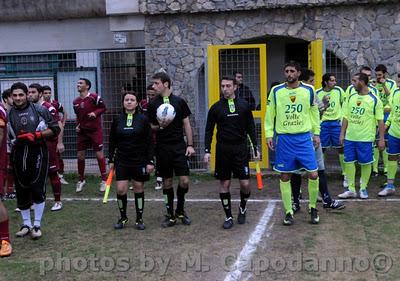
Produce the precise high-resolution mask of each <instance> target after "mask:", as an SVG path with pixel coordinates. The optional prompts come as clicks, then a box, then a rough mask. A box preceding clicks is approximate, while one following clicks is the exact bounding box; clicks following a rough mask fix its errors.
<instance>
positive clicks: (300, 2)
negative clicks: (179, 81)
mask: <svg viewBox="0 0 400 281" xmlns="http://www.w3.org/2000/svg"><path fill="white" fill-rule="evenodd" d="M139 2H140V3H139V5H140V11H141V12H142V13H145V14H170V13H215V12H221V11H240V10H257V9H288V8H299V7H301V8H304V7H322V6H345V5H370V4H385V3H398V1H397V0H140V1H139Z"/></svg>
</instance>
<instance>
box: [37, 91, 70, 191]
mask: <svg viewBox="0 0 400 281" xmlns="http://www.w3.org/2000/svg"><path fill="white" fill-rule="evenodd" d="M42 90H43V100H44V101H47V102H48V103H51V105H52V106H54V108H55V109H56V110H57V113H58V114H59V115H60V113H61V114H62V118H61V116H58V118H59V120H60V121H61V122H59V123H58V125H59V126H60V129H61V131H60V134H59V135H58V143H57V158H58V177H59V178H60V182H61V184H68V182H67V181H66V180H65V179H64V161H63V159H62V157H61V154H62V153H63V152H64V151H65V147H64V142H63V137H64V128H65V122H66V121H67V118H68V114H67V112H66V111H65V110H64V107H63V105H62V104H61V103H59V102H58V101H57V100H51V87H50V86H47V85H45V86H43V87H42Z"/></svg>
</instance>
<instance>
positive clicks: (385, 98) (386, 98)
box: [375, 79, 397, 108]
mask: <svg viewBox="0 0 400 281" xmlns="http://www.w3.org/2000/svg"><path fill="white" fill-rule="evenodd" d="M385 86H386V88H387V89H388V90H389V94H386V93H385V90H384V89H383V84H380V83H377V84H376V86H375V88H376V89H377V90H378V94H379V98H380V99H381V101H382V104H383V107H384V108H390V105H389V102H390V99H391V97H392V96H393V93H394V91H395V90H396V89H397V86H396V82H395V81H394V80H392V79H386V82H385Z"/></svg>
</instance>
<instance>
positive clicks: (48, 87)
mask: <svg viewBox="0 0 400 281" xmlns="http://www.w3.org/2000/svg"><path fill="white" fill-rule="evenodd" d="M42 91H43V92H44V91H51V87H50V86H48V85H44V86H42Z"/></svg>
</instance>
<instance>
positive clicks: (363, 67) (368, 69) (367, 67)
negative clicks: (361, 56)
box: [360, 65, 372, 73]
mask: <svg viewBox="0 0 400 281" xmlns="http://www.w3.org/2000/svg"><path fill="white" fill-rule="evenodd" d="M363 70H367V71H372V69H371V67H369V66H366V65H363V66H361V68H360V73H361V72H362V71H363Z"/></svg>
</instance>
